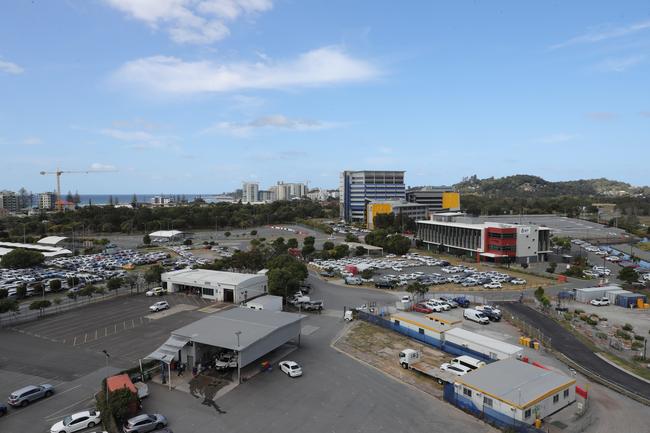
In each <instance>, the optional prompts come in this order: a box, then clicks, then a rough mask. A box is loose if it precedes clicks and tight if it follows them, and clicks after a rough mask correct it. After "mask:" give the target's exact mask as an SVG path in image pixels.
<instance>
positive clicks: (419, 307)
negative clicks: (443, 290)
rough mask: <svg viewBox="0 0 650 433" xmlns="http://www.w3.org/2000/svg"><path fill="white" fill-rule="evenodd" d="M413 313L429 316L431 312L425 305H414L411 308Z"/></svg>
mask: <svg viewBox="0 0 650 433" xmlns="http://www.w3.org/2000/svg"><path fill="white" fill-rule="evenodd" d="M413 311H415V312H417V313H424V314H431V313H433V310H432V309H431V308H429V307H428V306H427V305H426V304H415V305H414V306H413Z"/></svg>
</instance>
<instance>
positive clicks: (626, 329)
mask: <svg viewBox="0 0 650 433" xmlns="http://www.w3.org/2000/svg"><path fill="white" fill-rule="evenodd" d="M632 329H634V327H633V326H632V325H630V324H629V323H626V324H625V325H623V330H624V331H628V332H629V331H631V330H632Z"/></svg>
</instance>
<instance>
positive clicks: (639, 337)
mask: <svg viewBox="0 0 650 433" xmlns="http://www.w3.org/2000/svg"><path fill="white" fill-rule="evenodd" d="M634 339H635V340H637V341H645V337H644V336H643V335H635V336H634Z"/></svg>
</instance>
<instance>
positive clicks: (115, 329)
mask: <svg viewBox="0 0 650 433" xmlns="http://www.w3.org/2000/svg"><path fill="white" fill-rule="evenodd" d="M115 333H116V334H117V323H116V324H115Z"/></svg>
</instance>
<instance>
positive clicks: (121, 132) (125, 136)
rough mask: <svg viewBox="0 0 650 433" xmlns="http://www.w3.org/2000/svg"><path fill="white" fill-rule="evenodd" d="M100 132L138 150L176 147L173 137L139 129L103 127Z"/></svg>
mask: <svg viewBox="0 0 650 433" xmlns="http://www.w3.org/2000/svg"><path fill="white" fill-rule="evenodd" d="M98 132H99V133H100V134H102V135H105V136H107V137H110V138H113V139H115V140H119V141H124V142H127V143H128V146H127V147H129V148H131V149H138V150H147V149H169V148H178V146H177V145H175V144H174V143H173V137H166V136H160V135H155V134H152V133H150V132H147V131H141V130H125V129H118V128H104V129H100V130H99V131H98Z"/></svg>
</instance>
